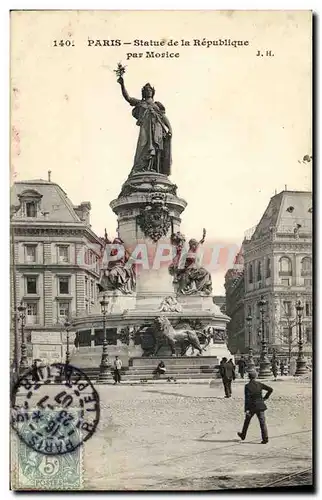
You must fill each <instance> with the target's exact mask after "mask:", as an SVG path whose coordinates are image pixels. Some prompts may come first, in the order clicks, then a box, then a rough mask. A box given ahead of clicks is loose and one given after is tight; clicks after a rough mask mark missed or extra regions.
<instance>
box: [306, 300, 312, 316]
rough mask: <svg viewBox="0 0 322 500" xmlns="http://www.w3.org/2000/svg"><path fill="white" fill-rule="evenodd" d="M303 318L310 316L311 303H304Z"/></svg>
mask: <svg viewBox="0 0 322 500" xmlns="http://www.w3.org/2000/svg"><path fill="white" fill-rule="evenodd" d="M305 316H312V304H311V302H305Z"/></svg>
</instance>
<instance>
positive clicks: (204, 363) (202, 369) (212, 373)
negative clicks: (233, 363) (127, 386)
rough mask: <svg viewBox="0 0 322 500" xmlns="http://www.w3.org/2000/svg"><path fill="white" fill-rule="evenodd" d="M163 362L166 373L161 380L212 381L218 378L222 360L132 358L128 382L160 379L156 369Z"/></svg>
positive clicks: (203, 358)
mask: <svg viewBox="0 0 322 500" xmlns="http://www.w3.org/2000/svg"><path fill="white" fill-rule="evenodd" d="M160 361H163V363H164V364H165V368H166V372H165V374H163V375H161V376H160V379H175V380H180V379H181V380H184V379H191V380H194V379H204V378H206V379H208V378H209V379H211V378H216V377H218V374H219V363H220V360H219V359H218V358H217V357H216V356H196V357H191V356H182V357H172V356H162V357H161V356H158V357H153V358H132V359H130V360H129V369H128V371H127V372H126V375H125V377H124V379H126V380H133V381H134V380H137V381H140V380H153V379H155V378H159V377H157V376H156V375H155V373H154V372H155V369H156V367H157V366H158V364H159V363H160Z"/></svg>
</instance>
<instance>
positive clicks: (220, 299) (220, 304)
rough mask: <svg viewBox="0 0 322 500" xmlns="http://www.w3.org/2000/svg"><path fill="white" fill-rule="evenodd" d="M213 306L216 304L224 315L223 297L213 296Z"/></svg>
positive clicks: (224, 302)
mask: <svg viewBox="0 0 322 500" xmlns="http://www.w3.org/2000/svg"><path fill="white" fill-rule="evenodd" d="M213 301H214V304H216V305H217V306H218V307H219V309H220V310H221V312H222V313H224V314H226V297H225V295H214V297H213Z"/></svg>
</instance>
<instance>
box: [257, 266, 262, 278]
mask: <svg viewBox="0 0 322 500" xmlns="http://www.w3.org/2000/svg"><path fill="white" fill-rule="evenodd" d="M261 279H262V263H261V262H258V263H257V281H261Z"/></svg>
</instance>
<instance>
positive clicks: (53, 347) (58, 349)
mask: <svg viewBox="0 0 322 500" xmlns="http://www.w3.org/2000/svg"><path fill="white" fill-rule="evenodd" d="M31 344H32V359H40V360H41V361H42V362H43V363H46V364H51V363H61V362H63V360H64V355H65V352H64V348H63V338H62V332H61V331H58V332H57V331H56V332H41V331H34V332H31Z"/></svg>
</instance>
